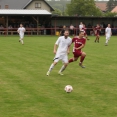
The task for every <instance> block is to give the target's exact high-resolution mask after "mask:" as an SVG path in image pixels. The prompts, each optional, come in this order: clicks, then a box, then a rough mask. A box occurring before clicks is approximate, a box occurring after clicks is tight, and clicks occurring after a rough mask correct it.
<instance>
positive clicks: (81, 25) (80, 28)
mask: <svg viewBox="0 0 117 117" xmlns="http://www.w3.org/2000/svg"><path fill="white" fill-rule="evenodd" d="M82 28H83V23H82V22H80V25H79V31H82Z"/></svg>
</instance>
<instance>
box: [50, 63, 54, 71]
mask: <svg viewBox="0 0 117 117" xmlns="http://www.w3.org/2000/svg"><path fill="white" fill-rule="evenodd" d="M53 68H54V64H53V63H52V64H51V66H50V68H49V72H51V71H52V69H53Z"/></svg>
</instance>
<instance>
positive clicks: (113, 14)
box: [104, 12, 117, 17]
mask: <svg viewBox="0 0 117 117" xmlns="http://www.w3.org/2000/svg"><path fill="white" fill-rule="evenodd" d="M104 16H106V17H115V16H117V13H111V12H107V13H105V14H104Z"/></svg>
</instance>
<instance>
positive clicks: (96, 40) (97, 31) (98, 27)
mask: <svg viewBox="0 0 117 117" xmlns="http://www.w3.org/2000/svg"><path fill="white" fill-rule="evenodd" d="M94 31H95V35H96V39H95V42H98V43H99V39H100V31H101V27H100V25H99V24H97V26H96V27H95V29H94Z"/></svg>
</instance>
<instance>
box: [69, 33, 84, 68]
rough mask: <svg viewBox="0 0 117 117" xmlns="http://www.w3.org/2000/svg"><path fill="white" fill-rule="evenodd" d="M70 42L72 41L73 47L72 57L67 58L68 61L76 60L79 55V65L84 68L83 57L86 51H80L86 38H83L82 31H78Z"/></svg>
mask: <svg viewBox="0 0 117 117" xmlns="http://www.w3.org/2000/svg"><path fill="white" fill-rule="evenodd" d="M72 43H74V47H73V55H74V57H73V58H71V59H70V60H69V63H71V62H74V61H77V60H78V58H79V57H80V63H79V65H80V66H81V67H82V68H85V66H83V61H84V59H85V57H86V53H85V52H83V51H82V48H84V46H85V43H86V39H85V38H84V31H80V32H79V36H78V37H74V38H73V39H72Z"/></svg>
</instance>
